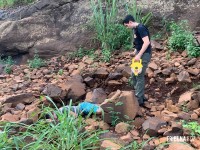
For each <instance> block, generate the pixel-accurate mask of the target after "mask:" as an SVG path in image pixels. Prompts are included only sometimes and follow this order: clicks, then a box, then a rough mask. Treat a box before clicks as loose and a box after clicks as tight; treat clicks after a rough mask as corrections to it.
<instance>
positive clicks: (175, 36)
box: [168, 20, 200, 57]
mask: <svg viewBox="0 0 200 150" xmlns="http://www.w3.org/2000/svg"><path fill="white" fill-rule="evenodd" d="M170 31H171V35H170V37H169V39H168V47H169V49H170V50H171V51H177V50H186V51H187V53H188V55H189V56H190V57H198V56H200V46H198V44H197V41H196V40H195V37H194V35H193V33H192V32H191V31H190V28H189V25H188V22H187V21H186V20H182V21H180V22H178V23H176V22H174V21H172V22H171V24H170Z"/></svg>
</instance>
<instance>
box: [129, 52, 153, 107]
mask: <svg viewBox="0 0 200 150" xmlns="http://www.w3.org/2000/svg"><path fill="white" fill-rule="evenodd" d="M141 59H142V65H143V67H142V72H141V73H140V74H139V75H138V76H135V75H134V74H132V78H133V86H134V89H135V96H136V97H137V99H138V102H139V104H142V103H143V102H144V89H145V72H146V69H147V66H148V63H149V62H150V60H151V54H149V53H144V54H143V55H142V57H141Z"/></svg>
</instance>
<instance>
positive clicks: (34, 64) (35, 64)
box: [28, 54, 46, 69]
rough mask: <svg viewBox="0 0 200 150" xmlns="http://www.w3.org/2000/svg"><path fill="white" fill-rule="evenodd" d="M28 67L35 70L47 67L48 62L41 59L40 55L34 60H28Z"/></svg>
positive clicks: (35, 56)
mask: <svg viewBox="0 0 200 150" xmlns="http://www.w3.org/2000/svg"><path fill="white" fill-rule="evenodd" d="M28 65H29V68H31V69H35V68H40V67H43V66H45V65H46V62H45V61H44V60H43V59H41V58H40V57H39V55H38V54H35V55H34V58H33V60H28Z"/></svg>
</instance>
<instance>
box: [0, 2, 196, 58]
mask: <svg viewBox="0 0 200 150" xmlns="http://www.w3.org/2000/svg"><path fill="white" fill-rule="evenodd" d="M138 4H139V5H140V6H142V8H144V9H147V10H148V11H150V12H153V14H154V16H155V18H154V19H153V21H152V24H153V26H154V27H156V28H157V27H161V26H162V25H161V20H162V18H163V16H165V17H166V18H170V19H172V18H173V19H175V20H180V19H188V20H189V23H190V25H191V27H193V28H196V29H197V30H198V28H200V27H199V25H200V23H199V22H200V16H199V14H200V9H199V7H200V6H199V4H198V0H190V1H178V2H177V1H173V0H164V1H158V0H155V1H153V0H150V1H146V0H141V1H139V2H138ZM91 15H92V12H91V9H90V1H88V0H41V1H38V2H36V3H35V4H32V5H29V6H23V7H20V8H16V9H13V10H3V11H2V10H0V53H1V54H3V55H12V56H16V55H22V54H23V56H24V57H20V58H19V61H25V60H26V59H27V57H26V56H28V57H29V56H33V55H34V52H35V50H36V51H37V53H38V54H39V55H40V56H42V57H51V56H56V55H58V54H65V53H66V52H69V51H74V50H76V49H77V48H80V47H86V48H90V45H92V46H93V48H94V46H95V45H94V43H92V40H91V39H92V38H93V32H92V31H90V30H88V29H87V28H86V26H87V23H88V22H89V20H90V17H91ZM120 15H121V17H124V15H125V14H124V13H123V12H122V13H120ZM157 16H158V17H157ZM191 16H192V17H191Z"/></svg>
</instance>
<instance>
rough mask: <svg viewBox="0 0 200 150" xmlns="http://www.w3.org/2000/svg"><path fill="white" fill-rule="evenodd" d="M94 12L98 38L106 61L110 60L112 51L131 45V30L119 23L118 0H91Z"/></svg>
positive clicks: (94, 23)
mask: <svg viewBox="0 0 200 150" xmlns="http://www.w3.org/2000/svg"><path fill="white" fill-rule="evenodd" d="M90 2H91V8H92V12H93V16H92V23H93V26H94V29H95V32H96V38H97V40H98V41H100V43H101V48H102V54H103V58H104V60H105V61H109V59H110V57H111V52H112V51H113V50H115V49H119V48H121V47H126V48H127V47H129V48H130V46H127V45H130V36H129V35H130V31H129V30H128V29H126V28H125V27H124V26H123V25H122V24H120V23H119V21H118V19H117V17H118V3H119V1H117V0H107V1H103V0H97V1H95V0H90Z"/></svg>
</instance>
